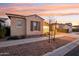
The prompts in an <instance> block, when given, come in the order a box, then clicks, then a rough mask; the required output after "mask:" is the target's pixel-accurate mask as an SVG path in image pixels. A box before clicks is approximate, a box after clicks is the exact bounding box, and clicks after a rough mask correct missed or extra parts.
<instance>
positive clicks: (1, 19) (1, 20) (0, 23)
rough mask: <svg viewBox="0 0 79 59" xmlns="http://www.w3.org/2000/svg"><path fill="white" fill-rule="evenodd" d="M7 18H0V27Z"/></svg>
mask: <svg viewBox="0 0 79 59" xmlns="http://www.w3.org/2000/svg"><path fill="white" fill-rule="evenodd" d="M7 19H8V18H2V17H1V18H0V26H5V21H6V20H7Z"/></svg>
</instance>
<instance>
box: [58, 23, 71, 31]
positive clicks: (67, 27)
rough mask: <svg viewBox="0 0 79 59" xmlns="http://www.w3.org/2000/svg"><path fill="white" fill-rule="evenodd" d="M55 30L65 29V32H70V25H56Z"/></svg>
mask: <svg viewBox="0 0 79 59" xmlns="http://www.w3.org/2000/svg"><path fill="white" fill-rule="evenodd" d="M57 28H59V29H66V30H67V32H72V24H71V23H65V24H57Z"/></svg>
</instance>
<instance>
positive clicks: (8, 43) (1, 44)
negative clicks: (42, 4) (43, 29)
mask: <svg viewBox="0 0 79 59" xmlns="http://www.w3.org/2000/svg"><path fill="white" fill-rule="evenodd" d="M63 36H67V35H56V37H63ZM47 39H48V37H39V38H26V39H20V40H11V41H4V42H0V47H8V46H13V45H19V44H26V43H31V42H37V41H42V40H47Z"/></svg>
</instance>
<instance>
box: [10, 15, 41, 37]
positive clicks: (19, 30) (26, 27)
mask: <svg viewBox="0 0 79 59" xmlns="http://www.w3.org/2000/svg"><path fill="white" fill-rule="evenodd" d="M10 19H11V36H23V35H24V36H32V35H41V34H43V19H41V18H40V17H35V16H30V17H26V19H22V18H16V17H11V18H10ZM17 20H18V21H21V22H22V24H21V27H17V26H16V24H17ZM31 21H39V22H40V31H31V30H30V28H31Z"/></svg>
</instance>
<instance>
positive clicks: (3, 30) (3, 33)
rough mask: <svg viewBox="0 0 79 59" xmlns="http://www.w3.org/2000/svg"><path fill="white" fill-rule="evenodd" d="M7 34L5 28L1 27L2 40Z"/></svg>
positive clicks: (0, 36) (0, 35)
mask: <svg viewBox="0 0 79 59" xmlns="http://www.w3.org/2000/svg"><path fill="white" fill-rule="evenodd" d="M5 33H6V30H5V27H3V26H1V27H0V38H4V37H5Z"/></svg>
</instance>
